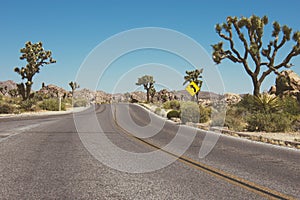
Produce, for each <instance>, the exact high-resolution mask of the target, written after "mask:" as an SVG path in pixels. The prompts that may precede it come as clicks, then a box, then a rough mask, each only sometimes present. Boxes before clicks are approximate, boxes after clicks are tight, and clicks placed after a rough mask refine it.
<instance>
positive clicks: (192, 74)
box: [183, 69, 203, 101]
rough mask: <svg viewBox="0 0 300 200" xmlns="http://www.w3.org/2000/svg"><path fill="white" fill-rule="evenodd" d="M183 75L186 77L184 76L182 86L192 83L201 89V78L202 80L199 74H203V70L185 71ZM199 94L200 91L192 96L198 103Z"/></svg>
mask: <svg viewBox="0 0 300 200" xmlns="http://www.w3.org/2000/svg"><path fill="white" fill-rule="evenodd" d="M185 73H186V76H184V83H183V85H185V84H186V83H188V82H189V83H191V82H194V83H196V85H198V87H199V88H201V87H202V83H203V81H202V80H201V78H202V75H201V74H202V73H203V69H196V70H192V71H186V72H185ZM199 92H200V90H199V91H198V92H197V93H196V94H195V96H193V99H194V100H195V101H198V95H199ZM195 97H196V98H195Z"/></svg>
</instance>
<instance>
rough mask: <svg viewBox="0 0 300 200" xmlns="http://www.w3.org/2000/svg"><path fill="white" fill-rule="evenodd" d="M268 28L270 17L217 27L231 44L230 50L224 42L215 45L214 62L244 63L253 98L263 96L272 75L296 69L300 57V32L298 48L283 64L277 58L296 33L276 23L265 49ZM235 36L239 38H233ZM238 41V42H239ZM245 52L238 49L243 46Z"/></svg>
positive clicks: (234, 19) (229, 20) (232, 21)
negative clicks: (284, 69) (250, 80)
mask: <svg viewBox="0 0 300 200" xmlns="http://www.w3.org/2000/svg"><path fill="white" fill-rule="evenodd" d="M267 24H268V17H266V16H264V17H262V18H260V17H258V16H255V15H252V16H251V17H249V18H246V17H242V18H237V17H227V21H226V23H223V24H217V25H216V27H215V29H216V32H217V34H218V35H219V36H220V37H221V38H222V39H224V40H225V41H226V42H228V44H229V45H228V50H227V49H225V50H224V47H223V42H219V43H218V44H215V45H212V47H213V53H212V56H213V60H214V61H215V62H216V63H217V64H219V63H221V61H222V60H223V59H226V58H228V59H229V60H231V61H232V62H234V63H241V64H242V65H243V66H244V69H245V70H246V72H247V74H248V75H249V76H250V77H251V79H252V83H253V87H254V89H253V95H255V96H258V95H259V94H260V87H261V84H262V82H263V81H264V80H265V78H266V77H267V76H268V75H269V74H270V73H272V72H273V73H275V74H278V73H279V72H278V70H279V69H281V68H283V67H284V68H290V67H291V66H293V65H292V64H291V63H290V61H291V59H292V58H293V57H295V56H297V55H299V54H300V32H299V31H296V32H294V34H293V37H292V38H293V40H294V41H295V44H294V46H293V47H292V48H291V50H289V51H288V52H287V55H286V56H285V57H283V59H282V60H281V61H280V62H277V61H279V59H280V58H277V55H278V52H279V50H280V49H282V47H283V46H284V45H285V44H286V43H287V42H288V41H290V40H291V33H292V29H291V28H289V27H288V26H286V25H283V26H281V25H280V24H279V23H278V22H276V21H275V22H273V32H272V39H271V40H270V41H269V43H268V44H267V45H266V47H265V48H263V34H264V27H265V25H267ZM233 32H235V33H236V34H237V37H234V36H233ZM237 38H238V39H237ZM235 40H237V41H239V42H240V44H241V46H242V49H243V50H240V49H238V46H239V45H240V44H236V43H235Z"/></svg>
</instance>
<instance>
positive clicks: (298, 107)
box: [280, 96, 300, 115]
mask: <svg viewBox="0 0 300 200" xmlns="http://www.w3.org/2000/svg"><path fill="white" fill-rule="evenodd" d="M280 103H281V107H282V109H283V112H286V113H289V114H291V115H300V104H299V103H298V101H297V99H295V98H293V97H292V96H283V97H282V98H281V100H280Z"/></svg>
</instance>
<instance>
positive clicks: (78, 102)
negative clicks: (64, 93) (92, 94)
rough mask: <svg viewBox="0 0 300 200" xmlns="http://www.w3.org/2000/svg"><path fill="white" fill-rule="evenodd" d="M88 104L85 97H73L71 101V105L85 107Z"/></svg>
mask: <svg viewBox="0 0 300 200" xmlns="http://www.w3.org/2000/svg"><path fill="white" fill-rule="evenodd" d="M87 105H88V102H87V100H85V99H75V100H74V102H73V107H86V106H87Z"/></svg>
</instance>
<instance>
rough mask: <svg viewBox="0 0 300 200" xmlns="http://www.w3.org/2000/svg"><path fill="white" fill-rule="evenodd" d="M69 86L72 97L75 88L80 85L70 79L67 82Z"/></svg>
mask: <svg viewBox="0 0 300 200" xmlns="http://www.w3.org/2000/svg"><path fill="white" fill-rule="evenodd" d="M69 86H70V87H71V92H72V97H74V92H75V90H76V89H77V88H80V86H79V85H78V84H77V83H76V82H73V81H71V82H70V83H69Z"/></svg>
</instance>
